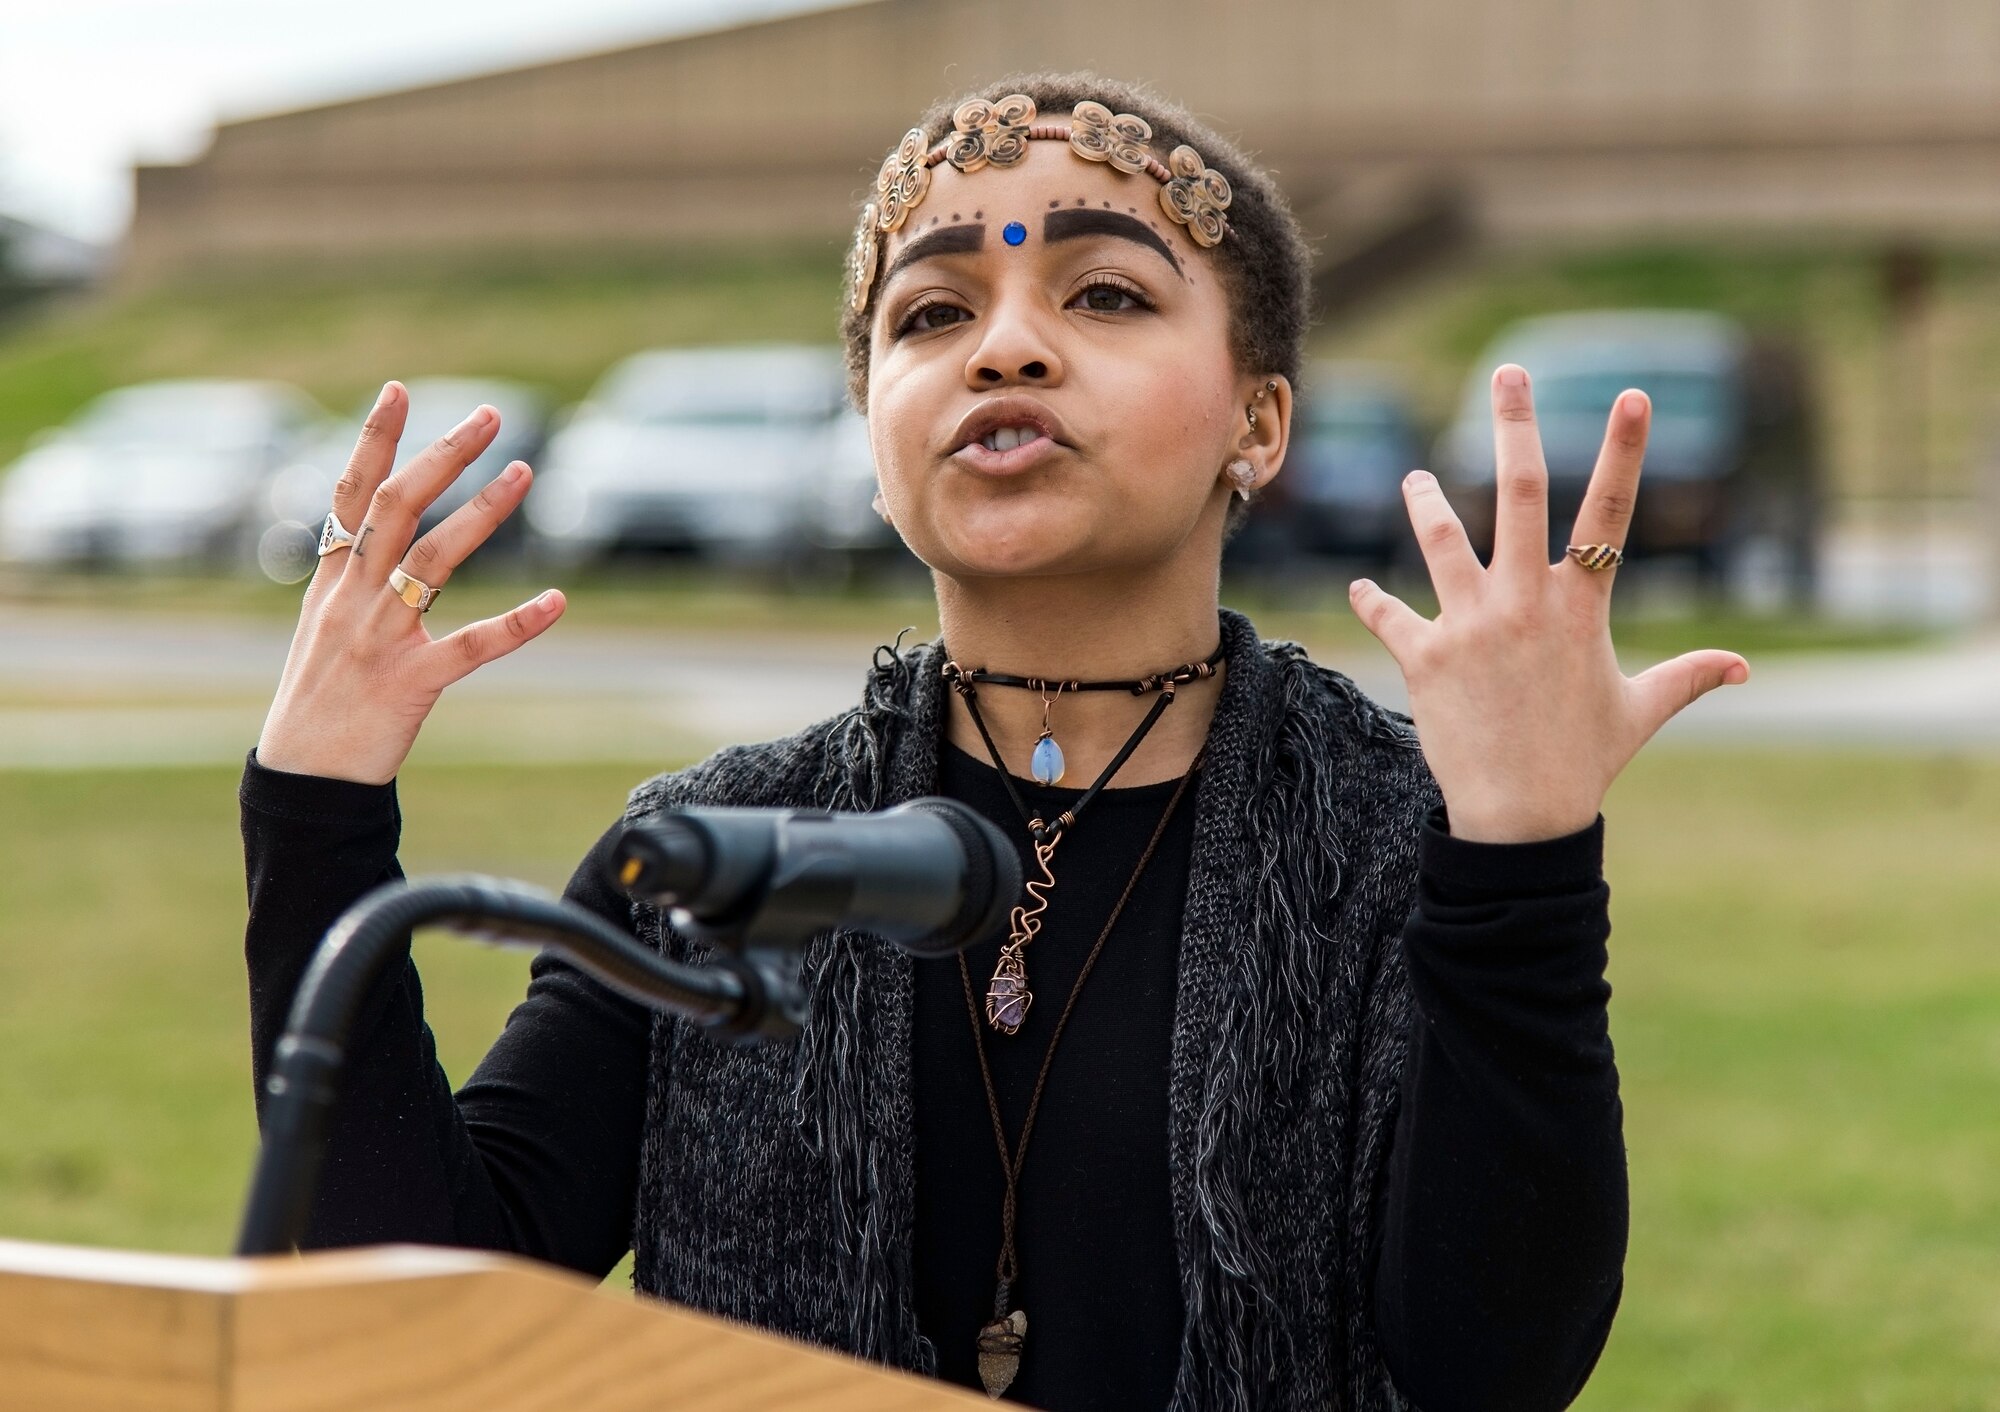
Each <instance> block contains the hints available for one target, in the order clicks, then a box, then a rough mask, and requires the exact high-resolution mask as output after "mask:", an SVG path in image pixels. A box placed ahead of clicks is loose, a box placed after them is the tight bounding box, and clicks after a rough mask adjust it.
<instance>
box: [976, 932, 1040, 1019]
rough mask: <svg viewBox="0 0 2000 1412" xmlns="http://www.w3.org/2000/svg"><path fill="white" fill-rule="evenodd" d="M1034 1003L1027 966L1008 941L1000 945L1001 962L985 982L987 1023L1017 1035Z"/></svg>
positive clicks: (1018, 952) (1019, 953)
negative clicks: (1007, 943) (990, 977)
mask: <svg viewBox="0 0 2000 1412" xmlns="http://www.w3.org/2000/svg"><path fill="white" fill-rule="evenodd" d="M1034 1003H1035V995H1034V992H1033V991H1031V990H1029V989H1028V966H1027V962H1025V961H1024V960H1022V958H1021V951H1020V948H1019V947H1017V946H1014V945H1012V944H1009V945H1007V946H1003V947H1001V948H1000V964H999V965H997V966H995V967H994V968H993V979H992V980H990V981H988V982H987V983H986V1023H987V1024H989V1025H991V1026H993V1028H994V1029H996V1030H999V1031H1000V1032H1001V1033H1002V1034H1018V1033H1019V1032H1020V1029H1021V1026H1022V1024H1023V1023H1025V1022H1026V1020H1027V1018H1028V1007H1029V1006H1030V1005H1033V1004H1034Z"/></svg>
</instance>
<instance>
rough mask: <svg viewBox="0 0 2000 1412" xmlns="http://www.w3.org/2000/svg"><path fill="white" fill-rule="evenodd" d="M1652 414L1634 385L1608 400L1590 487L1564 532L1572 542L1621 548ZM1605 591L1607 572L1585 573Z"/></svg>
mask: <svg viewBox="0 0 2000 1412" xmlns="http://www.w3.org/2000/svg"><path fill="white" fill-rule="evenodd" d="M1651 420H1652V404H1651V403H1650V402H1648V401H1647V399H1646V394H1645V393H1643V392H1640V391H1637V390H1636V389H1634V390H1630V391H1626V392H1621V393H1620V394H1619V395H1618V400H1617V401H1616V402H1614V403H1612V405H1611V419H1610V423H1609V425H1608V426H1606V428H1605V431H1604V445H1603V447H1602V449H1600V450H1599V451H1598V453H1597V465H1596V466H1595V467H1594V468H1593V469H1592V470H1591V473H1590V488H1589V489H1588V490H1587V491H1585V492H1584V496H1583V507H1582V509H1580V510H1579V511H1578V512H1577V517H1576V528H1575V529H1573V530H1572V531H1571V532H1570V541H1569V542H1570V543H1571V544H1573V545H1586V544H1592V545H1594V544H1608V545H1610V546H1611V547H1612V548H1613V549H1623V548H1624V547H1625V540H1626V537H1627V536H1628V535H1629V533H1630V532H1631V529H1632V508H1633V506H1634V505H1635V504H1636V503H1637V501H1638V495H1639V467H1640V463H1641V462H1642V461H1643V460H1644V459H1645V455H1646V431H1647V428H1648V426H1649V424H1650V423H1651ZM1586 576H1587V577H1589V578H1592V579H1595V580H1597V581H1598V583H1599V585H1600V587H1602V588H1603V589H1604V590H1605V591H1606V592H1609V590H1610V586H1611V578H1612V575H1611V574H1609V573H1605V572H1601V571H1600V572H1599V573H1596V574H1589V575H1586Z"/></svg>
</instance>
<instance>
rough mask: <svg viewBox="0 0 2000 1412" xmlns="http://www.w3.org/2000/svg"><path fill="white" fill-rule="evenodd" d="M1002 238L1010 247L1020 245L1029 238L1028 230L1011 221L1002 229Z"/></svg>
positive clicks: (1017, 222)
mask: <svg viewBox="0 0 2000 1412" xmlns="http://www.w3.org/2000/svg"><path fill="white" fill-rule="evenodd" d="M1000 238H1001V239H1002V240H1004V241H1006V242H1007V243H1008V244H1009V245H1019V244H1020V243H1021V242H1022V241H1024V240H1026V239H1027V238H1028V228H1027V227H1026V226H1024V225H1022V224H1021V223H1020V222H1019V221H1009V222H1007V224H1006V225H1005V226H1004V227H1002V229H1001V231H1000Z"/></svg>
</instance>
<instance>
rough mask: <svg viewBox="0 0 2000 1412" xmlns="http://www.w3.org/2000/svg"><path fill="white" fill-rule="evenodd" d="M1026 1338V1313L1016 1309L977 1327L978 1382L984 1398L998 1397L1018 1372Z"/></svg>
mask: <svg viewBox="0 0 2000 1412" xmlns="http://www.w3.org/2000/svg"><path fill="white" fill-rule="evenodd" d="M1027 1341H1028V1316H1027V1315H1026V1314H1025V1313H1023V1312H1022V1311H1021V1310H1019V1309H1016V1310H1015V1311H1014V1312H1013V1313H1011V1314H1009V1315H1008V1316H1007V1317H1006V1318H1004V1319H995V1320H994V1321H993V1322H992V1323H990V1324H985V1325H982V1326H981V1327H980V1330H979V1381H980V1382H982V1383H984V1384H985V1385H986V1395H987V1396H988V1397H998V1396H999V1395H1000V1394H1001V1393H1003V1392H1005V1391H1006V1390H1007V1389H1008V1387H1009V1386H1010V1385H1011V1384H1012V1383H1013V1381H1014V1375H1015V1374H1016V1373H1018V1372H1020V1371H1021V1350H1022V1348H1023V1347H1025V1346H1026V1344H1027Z"/></svg>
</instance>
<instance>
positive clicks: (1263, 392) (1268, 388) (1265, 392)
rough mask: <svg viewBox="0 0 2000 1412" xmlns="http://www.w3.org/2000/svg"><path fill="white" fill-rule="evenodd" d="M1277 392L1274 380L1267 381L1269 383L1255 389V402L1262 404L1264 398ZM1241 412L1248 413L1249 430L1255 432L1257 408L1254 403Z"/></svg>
mask: <svg viewBox="0 0 2000 1412" xmlns="http://www.w3.org/2000/svg"><path fill="white" fill-rule="evenodd" d="M1277 390H1278V384H1277V382H1276V380H1272V381H1269V382H1266V383H1265V384H1264V385H1263V386H1262V387H1260V388H1258V389H1257V401H1258V402H1262V401H1263V400H1264V399H1265V397H1267V396H1269V395H1270V394H1271V393H1273V392H1276V391H1277ZM1243 410H1244V411H1245V412H1246V413H1248V414H1249V417H1250V430H1252V431H1255V430H1257V407H1256V403H1252V404H1251V405H1250V406H1248V407H1245V408H1244V409H1243Z"/></svg>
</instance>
